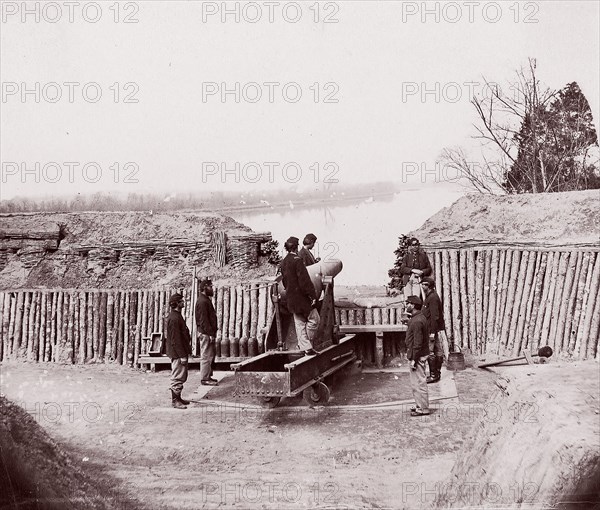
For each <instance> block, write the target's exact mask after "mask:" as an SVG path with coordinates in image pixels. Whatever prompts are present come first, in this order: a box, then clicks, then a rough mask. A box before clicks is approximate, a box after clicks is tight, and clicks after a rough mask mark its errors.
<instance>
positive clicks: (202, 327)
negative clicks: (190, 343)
mask: <svg viewBox="0 0 600 510" xmlns="http://www.w3.org/2000/svg"><path fill="white" fill-rule="evenodd" d="M198 289H199V290H200V294H199V295H198V302H197V303H196V327H197V331H198V333H197V334H198V338H199V339H200V384H202V385H204V386H217V384H219V383H218V382H217V380H216V379H213V377H212V374H213V371H212V366H213V363H214V361H215V356H216V355H217V349H216V345H215V337H216V336H217V313H216V312H215V307H214V306H213V303H212V301H211V299H210V298H211V297H212V296H213V295H214V291H213V286H212V281H210V280H209V279H208V278H206V279H204V280H200V283H199V284H198Z"/></svg>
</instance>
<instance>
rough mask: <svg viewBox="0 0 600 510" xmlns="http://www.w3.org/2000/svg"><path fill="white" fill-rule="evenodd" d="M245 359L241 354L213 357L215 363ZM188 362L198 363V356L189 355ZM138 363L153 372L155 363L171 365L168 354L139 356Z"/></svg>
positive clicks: (235, 361)
mask: <svg viewBox="0 0 600 510" xmlns="http://www.w3.org/2000/svg"><path fill="white" fill-rule="evenodd" d="M246 359H249V358H247V357H241V356H237V357H229V358H224V357H220V356H219V357H217V358H215V363H239V362H240V361H244V360H246ZM188 364H189V365H194V364H195V365H200V356H190V357H189V361H188ZM138 365H140V366H141V367H142V368H145V369H146V370H148V368H149V369H150V370H151V371H152V372H154V371H155V370H156V365H171V358H169V357H168V356H140V357H139V358H138Z"/></svg>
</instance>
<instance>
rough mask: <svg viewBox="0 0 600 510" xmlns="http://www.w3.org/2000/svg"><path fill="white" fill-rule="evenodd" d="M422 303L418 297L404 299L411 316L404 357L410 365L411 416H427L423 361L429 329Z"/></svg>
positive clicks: (425, 354) (427, 403)
mask: <svg viewBox="0 0 600 510" xmlns="http://www.w3.org/2000/svg"><path fill="white" fill-rule="evenodd" d="M422 306H423V301H421V298H420V297H418V296H409V297H408V298H407V299H406V311H407V312H408V313H409V314H410V315H411V317H410V319H409V321H408V329H407V330H406V356H407V358H408V361H409V364H410V385H411V388H412V392H413V397H414V399H415V406H414V407H413V408H411V410H410V414H411V416H423V415H426V414H429V392H428V390H427V381H426V379H425V361H426V360H427V358H428V357H429V327H428V325H427V319H426V318H425V316H424V315H423V314H422V313H421V308H422Z"/></svg>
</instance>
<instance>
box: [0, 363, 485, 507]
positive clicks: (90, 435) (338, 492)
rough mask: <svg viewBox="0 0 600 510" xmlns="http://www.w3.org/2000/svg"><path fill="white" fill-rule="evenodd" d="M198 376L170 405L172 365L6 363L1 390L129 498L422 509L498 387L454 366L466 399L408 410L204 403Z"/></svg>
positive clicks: (156, 503)
mask: <svg viewBox="0 0 600 510" xmlns="http://www.w3.org/2000/svg"><path fill="white" fill-rule="evenodd" d="M198 376H199V374H198V371H197V370H194V371H193V372H191V374H190V380H189V381H188V383H187V384H186V389H185V391H184V394H186V396H187V397H191V398H194V397H195V400H198V403H193V404H192V405H191V406H190V408H188V409H187V410H185V411H179V410H175V409H172V408H171V407H170V406H169V396H168V391H167V388H168V377H169V373H168V372H167V371H161V372H157V373H144V372H141V371H132V370H128V369H124V368H122V367H111V366H108V367H107V366H90V367H79V366H49V365H42V364H40V365H26V364H25V365H24V364H20V365H11V364H8V365H7V364H4V365H3V366H2V392H3V393H4V394H5V395H6V396H7V397H8V398H10V399H11V400H13V401H16V402H19V403H20V405H22V406H23V407H24V408H25V409H26V410H27V411H28V412H29V413H30V414H31V415H32V416H33V417H34V418H35V419H36V421H37V422H38V423H39V424H40V425H41V426H42V427H43V428H44V429H45V430H46V431H48V433H49V434H50V436H51V437H52V438H54V439H56V440H57V442H58V443H59V444H60V445H61V446H62V448H63V449H64V450H65V451H68V452H70V454H72V455H73V462H74V464H75V465H77V466H78V467H79V468H80V469H81V470H82V471H83V472H84V473H86V474H88V475H89V476H90V477H91V478H92V479H94V480H96V481H97V483H99V484H105V485H106V486H115V488H116V490H118V491H119V494H121V498H122V501H124V503H123V505H124V507H125V506H127V504H126V501H127V500H128V499H132V500H135V501H136V502H138V503H139V504H141V505H142V506H145V507H147V508H216V507H219V508H378V507H382V508H418V507H420V506H423V505H425V504H426V503H429V502H431V501H432V500H433V496H432V495H431V494H430V495H427V494H422V493H421V491H420V490H419V491H416V490H415V487H418V486H419V484H420V483H421V482H427V483H430V482H431V483H434V482H436V481H441V480H443V479H444V478H445V477H446V476H447V475H448V473H449V472H450V469H451V468H452V466H453V464H454V463H455V461H456V458H457V452H458V451H459V450H460V449H461V448H462V447H464V445H465V444H466V443H468V442H469V434H468V430H469V429H470V428H471V426H472V424H473V422H474V420H476V419H477V417H478V416H481V414H482V407H481V405H480V404H482V403H484V402H485V401H486V399H487V398H488V396H489V394H490V392H491V391H492V390H493V388H494V386H493V379H494V376H493V375H491V374H489V373H485V372H482V371H475V370H473V369H469V370H466V371H464V372H461V373H457V375H456V386H457V387H458V388H459V389H460V390H459V395H460V394H461V393H463V392H464V393H465V394H466V395H467V400H466V401H465V403H466V404H465V406H463V405H462V402H461V401H460V402H459V401H456V399H455V400H453V401H444V402H441V403H438V404H437V406H434V408H435V412H434V413H433V414H432V415H431V416H430V417H427V418H411V417H410V415H409V414H410V413H409V412H408V406H407V405H404V406H392V407H390V408H379V409H373V408H367V407H363V408H360V406H359V407H358V408H356V407H353V408H352V409H348V410H345V409H343V408H340V407H338V406H333V407H332V408H327V407H315V408H314V409H310V408H308V407H307V406H303V405H300V406H297V407H286V408H281V409H279V408H276V409H275V410H265V409H261V408H257V407H247V408H244V407H243V406H241V405H240V404H235V403H234V404H229V405H228V404H209V405H206V404H205V405H202V404H201V403H200V401H201V393H195V394H194V393H192V392H194V391H195V390H196V389H198V388H201V389H206V388H205V387H202V386H199V377H198ZM352 377H360V375H355V376H352ZM446 377H447V378H450V374H446ZM390 380H391V378H390ZM399 380H400V381H404V379H403V378H400V379H399ZM350 382H352V381H350ZM404 382H405V381H404ZM474 383H476V384H474ZM333 391H334V394H335V388H334V390H333ZM404 392H406V390H404ZM475 404H476V405H475Z"/></svg>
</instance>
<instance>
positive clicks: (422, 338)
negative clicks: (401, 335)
mask: <svg viewBox="0 0 600 510" xmlns="http://www.w3.org/2000/svg"><path fill="white" fill-rule="evenodd" d="M423 356H429V327H428V325H427V318H426V317H425V315H424V314H423V313H422V312H421V310H415V311H414V312H413V315H412V317H411V318H410V319H409V321H408V329H407V330H406V357H407V358H408V359H409V360H411V361H413V360H414V361H416V360H418V359H419V358H421V357H423Z"/></svg>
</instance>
